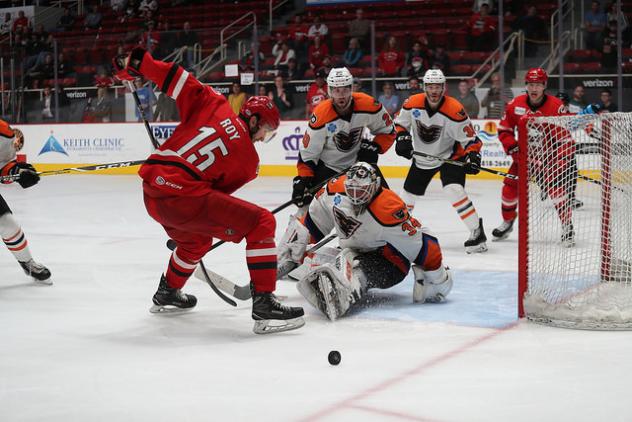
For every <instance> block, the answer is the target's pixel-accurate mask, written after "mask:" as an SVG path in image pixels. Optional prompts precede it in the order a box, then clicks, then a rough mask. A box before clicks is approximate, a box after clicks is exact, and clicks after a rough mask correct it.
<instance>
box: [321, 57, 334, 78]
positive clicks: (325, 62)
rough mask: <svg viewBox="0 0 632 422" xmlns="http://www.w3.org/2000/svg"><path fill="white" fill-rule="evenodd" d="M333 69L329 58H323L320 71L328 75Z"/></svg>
mask: <svg viewBox="0 0 632 422" xmlns="http://www.w3.org/2000/svg"><path fill="white" fill-rule="evenodd" d="M333 67H334V64H333V62H332V61H331V56H325V57H323V65H322V66H321V69H323V70H324V71H325V73H327V74H328V75H329V72H330V71H331V69H332V68H333Z"/></svg>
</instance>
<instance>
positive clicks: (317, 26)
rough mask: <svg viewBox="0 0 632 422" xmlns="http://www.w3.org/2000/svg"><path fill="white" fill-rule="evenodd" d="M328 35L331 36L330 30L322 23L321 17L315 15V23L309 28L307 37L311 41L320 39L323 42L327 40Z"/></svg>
mask: <svg viewBox="0 0 632 422" xmlns="http://www.w3.org/2000/svg"><path fill="white" fill-rule="evenodd" d="M327 34H329V28H327V25H325V24H324V23H322V22H321V21H320V16H319V15H315V16H314V23H312V26H310V27H309V30H308V31H307V36H308V37H309V38H310V39H314V38H316V37H320V39H321V40H322V41H325V39H326V38H327Z"/></svg>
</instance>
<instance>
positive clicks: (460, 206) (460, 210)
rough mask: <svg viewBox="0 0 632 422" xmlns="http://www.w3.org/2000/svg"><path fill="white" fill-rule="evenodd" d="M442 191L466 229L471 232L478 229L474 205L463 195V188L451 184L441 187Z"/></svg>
mask: <svg viewBox="0 0 632 422" xmlns="http://www.w3.org/2000/svg"><path fill="white" fill-rule="evenodd" d="M443 191H444V192H445V193H446V195H448V198H449V199H450V203H451V204H452V206H453V207H454V209H455V210H456V213H457V214H458V215H459V217H460V218H461V220H463V222H464V223H465V225H466V226H467V228H468V229H469V230H470V231H472V230H475V229H477V228H478V213H477V212H476V208H474V204H472V201H470V198H469V197H468V196H467V193H465V189H464V188H463V186H461V185H458V184H456V183H452V184H449V185H446V186H444V187H443Z"/></svg>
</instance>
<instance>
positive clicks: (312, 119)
mask: <svg viewBox="0 0 632 422" xmlns="http://www.w3.org/2000/svg"><path fill="white" fill-rule="evenodd" d="M309 121H310V123H311V124H314V123H316V115H315V114H312V117H310V118H309Z"/></svg>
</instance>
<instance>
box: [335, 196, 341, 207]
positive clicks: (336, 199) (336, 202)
mask: <svg viewBox="0 0 632 422" xmlns="http://www.w3.org/2000/svg"><path fill="white" fill-rule="evenodd" d="M341 201H342V197H341V196H340V195H339V194H336V196H334V205H340V202H341Z"/></svg>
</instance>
